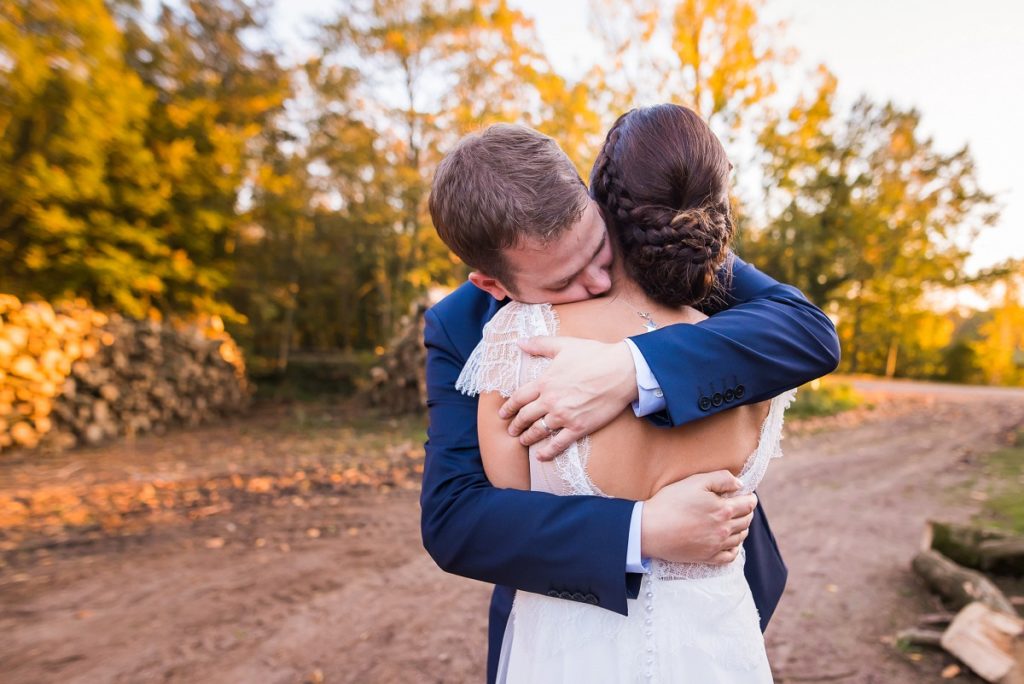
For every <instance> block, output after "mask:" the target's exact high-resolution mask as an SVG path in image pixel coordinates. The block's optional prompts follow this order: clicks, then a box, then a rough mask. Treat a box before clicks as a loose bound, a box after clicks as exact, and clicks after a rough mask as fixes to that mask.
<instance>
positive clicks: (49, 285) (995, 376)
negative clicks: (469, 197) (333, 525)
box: [0, 0, 1024, 389]
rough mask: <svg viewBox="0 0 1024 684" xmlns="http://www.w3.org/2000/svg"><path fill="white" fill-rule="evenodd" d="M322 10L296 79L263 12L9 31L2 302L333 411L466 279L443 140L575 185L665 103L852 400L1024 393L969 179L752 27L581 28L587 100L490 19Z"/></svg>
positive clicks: (170, 13) (488, 7) (642, 11)
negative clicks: (986, 264) (552, 155)
mask: <svg viewBox="0 0 1024 684" xmlns="http://www.w3.org/2000/svg"><path fill="white" fill-rule="evenodd" d="M334 5H335V6H336V8H337V9H336V14H335V18H334V19H333V20H331V21H328V22H326V23H323V24H321V25H311V26H310V33H311V35H315V42H316V46H317V48H316V51H315V54H314V55H313V56H312V57H310V58H309V59H302V60H297V59H295V58H294V57H293V56H292V55H289V54H286V51H285V50H284V49H283V48H282V47H281V46H280V45H278V44H277V43H276V42H275V39H274V37H273V35H272V32H271V31H270V29H269V28H268V23H267V22H268V20H267V17H268V10H269V8H270V5H269V4H268V3H266V2H264V3H260V2H243V1H242V0H209V1H204V2H198V1H195V0H193V1H188V2H186V1H182V2H173V3H168V4H162V5H154V4H151V3H140V2H139V0H106V1H104V0H74V1H71V0H3V1H2V2H0V8H2V9H0V293H5V294H10V295H14V296H16V297H18V298H20V300H23V301H31V300H46V301H49V302H53V303H58V302H61V301H64V300H71V299H77V300H78V301H79V302H80V303H81V302H82V300H84V301H85V302H86V303H87V304H88V305H90V306H92V307H95V308H96V309H98V310H101V311H105V312H116V313H119V314H121V315H123V316H125V317H128V318H134V319H147V320H198V319H202V320H205V321H213V322H214V325H215V327H217V326H219V322H220V321H222V322H223V325H224V326H226V329H227V331H228V332H229V333H230V334H231V335H232V336H233V337H234V339H235V340H237V341H238V343H239V345H240V346H241V347H242V349H243V350H244V351H245V352H246V356H247V359H248V364H249V371H250V372H251V373H253V374H255V375H257V376H268V375H274V374H277V375H280V374H283V373H285V372H286V371H287V370H288V369H289V367H290V366H291V367H294V366H296V364H301V363H303V361H304V360H306V361H308V360H309V359H316V360H319V361H317V363H319V362H320V361H322V360H323V359H330V363H332V364H334V365H336V366H337V365H340V366H342V367H344V368H346V369H347V370H344V371H342V372H341V373H340V375H339V374H338V373H334V374H329V376H330V377H332V378H333V379H334V381H336V382H337V386H338V388H342V389H344V388H348V387H350V384H351V377H352V376H354V375H357V374H358V373H359V372H361V371H362V370H365V368H366V367H367V366H368V365H370V364H372V362H373V360H374V358H375V357H376V356H378V355H380V354H381V353H383V352H384V350H385V348H386V347H387V346H388V344H389V340H391V339H392V336H393V335H394V333H395V332H396V330H397V329H398V326H399V319H400V317H401V316H402V315H403V314H405V313H406V312H407V311H408V310H409V307H410V305H411V304H412V303H414V302H415V301H417V300H418V299H420V298H421V297H422V296H423V295H424V294H425V293H426V292H427V291H428V290H429V289H430V288H432V287H434V286H454V285H457V284H458V283H460V282H461V281H463V279H464V277H465V275H466V269H465V267H464V266H463V265H462V264H460V263H459V262H458V261H457V260H456V259H455V258H454V257H453V256H451V255H450V254H449V253H448V252H447V250H446V249H445V247H444V246H443V245H442V244H441V243H440V241H439V240H438V239H437V237H436V235H435V233H434V230H433V228H432V226H431V224H430V220H429V215H428V213H427V211H426V197H427V194H428V191H429V184H430V178H431V173H432V170H433V169H434V167H435V165H436V163H437V162H438V160H439V159H440V158H441V156H442V155H443V154H444V153H445V151H446V150H448V149H449V148H450V147H451V146H452V144H453V143H454V141H455V140H457V139H458V138H459V137H460V136H462V135H463V134H465V133H467V132H469V131H473V130H476V129H478V128H480V127H481V126H485V125H487V124H489V123H492V122H497V121H518V122H522V123H525V124H528V125H530V126H533V127H536V128H538V129H540V130H541V131H543V132H545V133H547V134H549V135H551V136H553V137H554V138H555V139H557V140H558V141H559V142H560V143H561V144H562V146H563V148H564V149H565V150H566V152H567V153H568V154H569V156H570V157H571V158H572V159H573V160H574V161H575V162H576V163H577V165H578V167H579V170H580V173H581V175H582V176H583V177H584V178H586V177H587V176H588V174H589V167H590V165H591V162H592V160H593V159H594V156H595V154H596V150H597V149H598V147H599V145H600V143H601V141H602V139H603V132H604V131H605V130H606V129H607V127H608V126H609V124H610V123H611V122H612V121H613V120H614V118H615V117H616V116H617V115H618V114H620V113H621V112H623V111H625V110H627V109H629V108H630V107H631V106H633V105H634V104H635V103H642V102H656V101H675V102H680V103H685V104H689V105H691V106H693V107H695V108H696V109H698V110H699V111H700V112H701V113H702V114H703V115H704V116H705V117H707V118H708V119H709V120H710V122H711V124H712V126H713V127H714V129H715V130H716V132H718V133H719V135H720V136H721V137H722V138H723V139H724V140H725V141H726V143H727V147H728V148H729V149H730V151H731V152H732V153H733V158H734V161H735V164H736V167H737V174H738V176H739V178H740V180H743V179H747V187H754V188H761V190H760V191H759V192H756V193H750V192H746V193H737V197H736V198H735V199H736V203H737V215H738V216H739V219H740V223H741V230H740V236H741V237H740V243H739V247H738V252H739V253H740V254H741V255H742V256H743V257H744V258H745V259H747V260H750V261H753V262H754V263H756V264H757V265H758V266H759V267H760V268H762V269H763V270H765V271H766V272H768V273H769V274H771V275H773V276H775V277H776V278H779V279H781V280H784V281H787V282H790V283H793V284H795V285H797V286H798V287H799V288H801V289H802V290H803V291H804V292H805V293H806V294H807V295H808V297H809V298H810V299H812V300H813V301H814V302H815V303H816V304H818V305H819V306H821V307H822V308H823V309H825V310H826V311H827V312H828V313H829V314H830V315H831V316H832V317H833V319H834V320H835V321H836V323H837V326H838V328H839V331H840V335H841V337H842V343H843V348H844V355H843V367H842V370H845V371H848V372H858V373H873V374H880V375H886V376H890V377H893V376H896V377H913V378H929V379H944V380H949V381H955V382H972V383H975V382H981V383H991V384H1009V385H1021V384H1024V304H1022V294H1024V271H1022V266H1021V264H1020V263H1019V262H1016V261H1006V262H1004V263H1001V264H997V265H994V266H992V267H991V268H987V269H984V270H982V271H980V272H967V270H966V269H965V262H966V260H967V258H968V256H969V255H970V253H971V246H972V241H973V240H974V239H975V238H976V237H977V236H978V235H979V234H980V233H981V232H982V231H985V230H986V229H987V228H988V227H989V226H991V225H992V224H993V222H994V221H996V219H997V216H998V211H999V205H998V201H997V198H995V197H993V195H991V194H989V193H988V192H986V190H985V189H984V188H982V187H979V183H978V180H977V170H976V168H975V163H974V160H973V159H972V155H971V152H970V150H969V149H967V148H966V147H964V148H962V149H956V150H951V151H950V150H942V149H937V146H936V145H935V144H934V143H933V141H932V140H931V139H930V138H929V137H928V136H926V135H925V134H924V133H922V131H921V129H920V113H919V112H917V111H915V110H913V109H903V108H901V107H899V106H897V105H894V104H892V103H887V102H876V101H872V100H870V99H868V98H866V97H862V98H860V99H859V100H858V101H857V102H856V103H855V104H853V105H852V106H845V105H843V104H842V103H841V102H840V101H839V99H838V98H837V96H836V90H837V78H836V76H835V75H833V74H832V73H831V72H830V71H829V69H828V68H827V66H826V65H822V66H820V67H819V68H818V69H817V70H816V71H814V72H813V73H804V72H803V71H801V70H800V69H798V68H797V67H796V66H794V64H795V60H794V59H793V56H794V52H793V48H792V47H791V46H790V45H788V44H787V42H786V34H785V29H784V27H783V26H781V25H777V24H774V23H771V22H768V21H767V20H765V19H764V17H763V12H762V9H763V8H762V5H761V3H759V2H756V1H752V0H699V1H698V0H684V1H681V2H677V3H667V4H666V3H657V2H646V1H644V0H628V1H621V0H620V1H618V2H609V1H606V0H594V2H593V3H592V14H591V17H589V19H588V21H589V24H588V25H589V26H590V29H591V30H592V32H593V37H594V41H595V45H596V46H599V49H596V50H595V59H594V63H593V65H592V66H591V68H589V70H588V71H586V73H585V74H583V76H582V77H580V78H577V79H570V78H568V77H566V76H565V75H563V74H561V73H559V71H558V70H557V69H556V68H555V67H554V66H553V64H552V62H551V61H550V60H549V58H548V56H547V55H546V54H545V52H544V50H543V49H542V46H541V42H540V41H539V40H538V38H537V35H536V31H535V26H534V24H533V21H532V20H531V17H529V16H527V15H525V14H524V13H523V12H521V11H519V10H517V9H514V8H512V7H510V6H509V4H508V3H507V2H506V1H505V0H439V1H437V2H419V1H416V0H339V1H338V2H335V3H334ZM581 20H582V19H581ZM783 83H786V84H790V86H791V84H793V83H799V84H802V85H801V87H800V88H796V89H794V88H792V87H788V88H787V89H786V90H787V92H790V91H794V92H795V91H800V90H802V92H798V94H797V95H796V96H795V98H790V99H788V100H787V98H786V96H784V95H783V94H782V93H781V92H780V89H779V87H778V86H779V84H783ZM751 183H753V185H752V186H751ZM741 186H742V184H741ZM962 288H972V289H974V290H975V291H976V292H977V294H978V295H979V297H978V298H979V299H980V300H982V301H985V302H987V303H988V308H987V309H984V310H981V309H968V308H964V307H962V306H960V305H958V304H957V301H958V300H957V298H956V297H954V296H953V293H954V292H956V291H957V290H958V289H962ZM0 351H2V350H0Z"/></svg>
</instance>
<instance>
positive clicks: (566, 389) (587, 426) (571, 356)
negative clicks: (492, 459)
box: [499, 337, 637, 461]
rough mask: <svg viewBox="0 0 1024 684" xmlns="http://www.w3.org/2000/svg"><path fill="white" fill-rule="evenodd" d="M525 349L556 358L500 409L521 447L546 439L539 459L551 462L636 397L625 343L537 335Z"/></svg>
mask: <svg viewBox="0 0 1024 684" xmlns="http://www.w3.org/2000/svg"><path fill="white" fill-rule="evenodd" d="M519 346H520V347H522V349H523V351H525V352H526V353H528V354H532V355H534V356H546V357H548V358H549V359H552V361H551V365H550V366H548V368H547V370H545V372H544V374H543V375H542V376H541V377H540V378H538V379H537V380H535V381H533V382H530V383H527V384H525V385H523V386H522V387H520V388H519V389H518V390H516V392H515V393H513V395H512V396H511V397H510V398H509V400H508V401H506V402H505V404H504V405H503V406H502V407H501V409H500V410H499V415H500V416H501V418H503V419H505V420H507V419H509V418H513V416H514V418H513V419H512V422H511V423H510V424H509V428H508V431H509V434H510V435H512V436H513V437H519V441H520V442H521V443H522V444H523V446H530V445H532V444H536V443H538V442H540V441H541V440H544V439H547V438H549V437H550V439H547V441H546V442H545V443H544V444H542V445H541V447H540V449H539V450H538V451H537V454H536V455H537V458H538V459H539V460H541V461H550V460H551V459H553V458H554V457H555V456H558V455H559V454H560V453H562V452H563V451H565V450H566V449H567V448H568V447H569V445H570V444H572V443H573V442H575V441H576V440H577V439H580V438H581V437H583V436H584V435H589V434H591V433H593V432H596V431H597V430H599V429H601V428H603V427H604V426H605V425H607V424H608V423H610V422H612V421H613V420H614V419H615V418H616V417H617V416H618V415H619V414H620V413H622V411H623V409H625V408H626V407H627V406H629V404H630V402H632V401H633V400H634V399H636V397H637V387H636V367H635V366H634V365H633V355H632V354H630V352H629V347H627V346H626V343H625V342H618V343H615V344H608V343H604V342H595V341H594V340H584V339H580V338H576V337H534V338H531V339H529V340H524V341H523V342H520V345H519Z"/></svg>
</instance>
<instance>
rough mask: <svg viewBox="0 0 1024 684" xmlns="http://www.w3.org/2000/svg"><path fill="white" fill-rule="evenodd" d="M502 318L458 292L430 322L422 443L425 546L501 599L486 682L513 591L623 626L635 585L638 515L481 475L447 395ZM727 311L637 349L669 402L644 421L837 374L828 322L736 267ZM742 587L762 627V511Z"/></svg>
mask: <svg viewBox="0 0 1024 684" xmlns="http://www.w3.org/2000/svg"><path fill="white" fill-rule="evenodd" d="M500 306H501V304H500V303H499V302H497V301H496V300H494V299H493V298H492V297H491V296H489V295H487V294H486V293H484V292H483V291H481V290H479V289H477V288H476V287H474V286H473V285H470V284H468V283H467V284H465V285H463V286H461V287H460V288H458V289H457V290H456V291H455V292H453V293H452V294H451V295H449V296H448V297H446V298H445V299H444V300H443V301H441V302H440V303H438V304H437V305H436V306H434V307H433V308H431V309H430V310H429V311H427V313H426V332H425V335H424V339H425V343H426V347H427V406H428V409H429V415H430V426H429V428H428V431H427V437H428V440H427V444H426V463H425V466H424V471H423V491H422V494H421V498H420V504H421V507H422V520H421V526H422V534H423V545H424V546H425V547H426V549H427V551H428V553H430V555H431V556H432V557H433V559H434V561H435V562H436V563H437V564H438V565H439V566H440V567H441V568H442V569H443V570H445V571H446V572H451V573H454V574H457V575H463V576H465V577H470V578H473V579H477V580H481V581H484V582H490V583H492V584H495V585H497V587H496V588H495V592H494V595H493V598H492V601H491V613H490V629H489V656H488V668H487V669H488V680H489V681H490V680H493V677H494V673H495V669H496V667H497V657H498V653H499V652H500V647H501V640H502V636H503V634H504V630H505V624H506V621H507V619H508V613H509V610H510V609H511V604H512V597H513V594H514V591H515V590H517V589H518V590H522V591H532V592H536V593H540V594H547V595H551V596H560V597H562V598H567V599H573V600H583V601H589V602H591V603H596V605H598V606H601V607H603V608H607V609H608V610H613V611H615V612H618V613H622V614H625V613H626V605H627V604H626V599H627V598H635V597H636V593H637V590H638V588H639V580H640V577H639V576H638V575H631V574H627V573H626V572H625V562H626V543H627V538H628V536H629V522H630V516H631V514H632V510H633V503H634V502H632V501H624V500H622V499H610V498H601V497H590V496H566V497H561V496H554V495H551V494H546V493H543V492H527V491H519V490H514V489H498V488H496V487H493V486H491V484H490V482H488V480H487V477H486V475H485V474H484V469H483V464H482V462H481V459H480V448H479V442H478V439H477V427H476V414H477V400H476V398H475V397H467V396H465V395H463V394H460V393H459V392H458V391H456V389H455V381H456V379H457V378H458V375H459V372H460V371H461V370H462V367H463V365H464V364H465V362H466V359H467V358H468V357H469V355H470V353H471V352H472V351H473V349H474V348H475V347H476V345H477V343H478V342H479V341H480V339H481V336H482V329H483V326H484V324H485V323H486V322H487V321H489V320H490V319H491V317H492V316H493V315H494V314H495V312H496V311H497V310H498V309H499V308H500ZM726 306H727V307H728V308H726V309H725V310H723V311H721V312H718V313H716V314H715V315H714V316H712V317H711V318H709V319H707V320H706V321H703V322H702V323H700V324H698V325H674V326H667V327H665V328H663V329H660V330H657V331H654V332H651V333H647V334H644V335H639V336H637V337H635V338H632V339H633V341H634V342H635V343H636V345H637V346H638V347H639V349H640V351H641V352H642V353H643V355H644V359H645V360H646V361H647V362H648V364H649V365H650V367H651V370H652V371H653V372H654V375H655V377H657V378H658V381H659V383H660V385H661V387H662V389H663V390H664V393H665V398H666V401H667V408H666V410H665V411H664V412H663V413H662V414H659V415H658V416H655V417H653V418H652V419H653V420H655V421H656V422H658V423H660V424H664V425H683V424H685V423H687V422H690V421H693V420H696V419H699V418H704V417H706V416H708V415H711V414H712V413H714V412H716V411H719V410H722V409H725V408H730V407H732V406H736V405H738V404H745V403H749V402H756V401H762V400H764V399H767V398H769V397H773V396H775V395H777V394H780V393H781V392H784V391H786V390H788V389H792V388H794V387H797V386H799V385H801V384H803V383H805V382H807V381H809V380H812V379H814V378H817V377H820V376H822V375H825V374H827V373H830V372H831V371H832V370H834V369H835V367H836V365H837V364H838V363H839V342H838V339H837V337H836V333H835V328H834V326H833V325H832V323H831V321H829V319H828V318H827V317H826V316H825V314H823V313H822V312H821V311H820V310H819V309H817V308H816V307H815V306H813V305H812V304H810V303H809V302H808V301H807V300H806V299H805V298H804V297H803V295H801V294H800V292H799V291H798V290H796V289H795V288H793V287H790V286H788V285H782V284H780V283H778V282H777V281H775V280H773V279H772V278H770V277H768V276H766V275H764V274H763V273H761V272H760V271H758V270H757V269H756V268H754V267H753V266H751V265H749V264H746V263H744V262H742V261H741V260H739V259H736V260H735V262H734V265H733V279H732V285H731V290H730V294H729V297H728V301H727V302H726ZM744 547H745V549H746V555H747V560H746V576H747V580H748V582H749V583H750V587H751V590H752V592H753V595H754V601H755V603H756V604H757V607H758V610H759V611H760V614H761V621H762V629H763V628H764V626H765V625H767V623H768V620H769V619H770V618H771V615H772V612H773V611H774V609H775V606H776V604H777V603H778V600H779V598H780V596H781V595H782V590H783V588H784V586H785V582H786V566H785V564H784V563H783V562H782V557H781V555H780V554H779V550H778V546H777V545H776V543H775V538H774V537H773V536H772V533H771V530H770V529H769V527H768V522H767V520H766V518H765V516H764V513H763V511H762V509H761V506H760V505H758V508H757V510H756V511H755V516H754V521H753V523H752V524H751V527H750V535H749V536H748V537H747V539H746V541H745V542H744Z"/></svg>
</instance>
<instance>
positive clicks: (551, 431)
mask: <svg viewBox="0 0 1024 684" xmlns="http://www.w3.org/2000/svg"><path fill="white" fill-rule="evenodd" d="M540 426H541V427H542V428H544V429H545V430H547V431H548V434H549V435H553V434H555V433H556V432H558V430H556V429H555V428H553V427H551V426H549V425H548V421H546V420H544V418H543V417H542V418H541V419H540Z"/></svg>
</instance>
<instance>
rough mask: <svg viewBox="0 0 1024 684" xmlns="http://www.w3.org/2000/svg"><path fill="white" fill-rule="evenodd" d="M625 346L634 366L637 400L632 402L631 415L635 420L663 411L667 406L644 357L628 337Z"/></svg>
mask: <svg viewBox="0 0 1024 684" xmlns="http://www.w3.org/2000/svg"><path fill="white" fill-rule="evenodd" d="M626 346H627V347H629V353H630V354H632V355H633V365H634V366H636V389H637V400H636V401H634V402H633V413H635V414H636V417H637V418H643V417H644V416H649V415H651V414H652V413H657V412H658V411H663V410H664V409H665V406H666V405H667V404H666V403H665V394H664V393H663V392H662V391H661V385H660V384H658V379H657V378H656V377H654V373H652V372H651V367H650V366H648V365H647V361H646V360H645V359H644V355H643V354H641V353H640V350H639V349H638V348H637V346H636V345H635V344H633V340H631V339H629V338H628V337H627V338H626Z"/></svg>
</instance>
